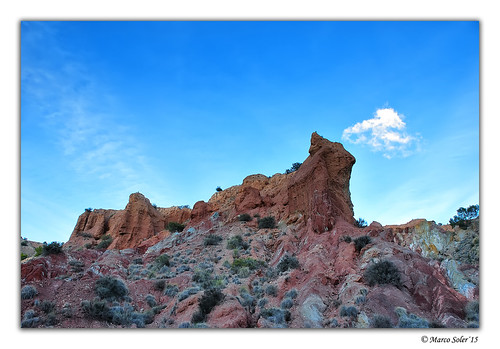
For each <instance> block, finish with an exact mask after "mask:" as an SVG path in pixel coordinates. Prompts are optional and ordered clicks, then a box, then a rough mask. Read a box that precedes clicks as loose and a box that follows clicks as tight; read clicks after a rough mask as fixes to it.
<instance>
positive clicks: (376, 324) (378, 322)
mask: <svg viewBox="0 0 500 349" xmlns="http://www.w3.org/2000/svg"><path fill="white" fill-rule="evenodd" d="M370 327H371V328H392V327H393V326H392V324H391V320H390V319H389V318H388V317H386V316H382V315H375V316H374V317H373V318H372V319H371V320H370Z"/></svg>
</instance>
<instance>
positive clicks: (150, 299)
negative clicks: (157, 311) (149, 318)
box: [145, 294, 158, 308]
mask: <svg viewBox="0 0 500 349" xmlns="http://www.w3.org/2000/svg"><path fill="white" fill-rule="evenodd" d="M145 300H146V303H148V305H149V306H150V307H151V308H154V307H156V306H157V305H158V304H157V303H156V298H155V296H153V295H152V294H148V295H147V296H146V298H145Z"/></svg>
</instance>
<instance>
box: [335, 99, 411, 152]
mask: <svg viewBox="0 0 500 349" xmlns="http://www.w3.org/2000/svg"><path fill="white" fill-rule="evenodd" d="M403 118H404V116H403V115H402V114H398V113H397V112H396V111H395V110H394V109H392V108H382V109H377V111H376V112H375V115H374V117H373V118H372V119H368V120H364V121H362V122H358V123H357V124H355V125H354V126H351V127H348V128H346V129H345V130H344V132H343V133H342V139H343V140H345V141H349V142H351V143H354V144H367V145H369V146H370V147H371V148H372V149H373V150H374V151H381V152H383V156H384V157H386V158H388V159H390V158H392V157H394V156H403V157H406V156H408V155H410V154H411V153H412V152H413V150H414V147H415V146H416V144H417V143H418V137H417V136H416V135H415V136H412V135H409V134H407V133H406V124H405V122H404V121H403Z"/></svg>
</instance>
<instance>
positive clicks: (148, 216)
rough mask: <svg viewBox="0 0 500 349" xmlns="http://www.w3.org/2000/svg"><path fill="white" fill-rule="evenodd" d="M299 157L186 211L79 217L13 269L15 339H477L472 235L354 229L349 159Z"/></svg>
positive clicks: (141, 201) (131, 207)
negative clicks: (407, 335) (105, 331)
mask: <svg viewBox="0 0 500 349" xmlns="http://www.w3.org/2000/svg"><path fill="white" fill-rule="evenodd" d="M309 154H310V155H309V157H308V158H307V159H306V160H305V161H304V163H303V164H302V166H301V167H300V168H299V169H298V170H297V171H295V172H292V173H289V174H276V175H274V176H272V177H270V178H269V177H267V176H264V175H252V176H249V177H247V178H245V179H244V180H243V183H242V184H241V185H238V186H234V187H231V188H227V189H225V190H223V191H221V192H217V193H216V194H214V195H213V196H212V198H210V200H209V201H208V202H203V201H199V202H197V203H196V204H195V205H194V207H193V209H192V210H191V209H189V208H177V207H173V208H157V207H153V206H152V205H151V203H150V202H149V200H148V199H147V198H145V197H144V196H143V195H142V194H140V193H134V194H132V195H130V199H129V203H128V204H127V205H126V207H125V209H123V210H88V211H86V212H84V213H83V214H82V215H81V216H80V217H79V218H78V221H77V224H76V226H75V229H74V231H73V233H72V235H71V237H70V239H69V241H68V242H67V243H66V244H65V245H64V248H63V252H62V253H59V254H49V255H46V256H39V257H30V258H27V259H25V260H24V261H23V262H22V265H21V287H22V290H21V296H22V297H21V298H22V299H21V321H22V327H84V328H96V327H155V328H156V327H160V328H179V327H213V328H228V327H231V328H232V327H263V328H265V327H273V328H275V327H278V328H285V327H289V328H306V327H313V328H319V327H323V328H343V327H357V328H363V327H380V326H385V327H439V326H445V327H467V326H478V321H479V318H478V306H477V305H478V303H477V301H478V297H479V260H478V255H479V254H478V246H479V227H478V224H477V223H474V224H473V225H472V226H471V227H470V228H469V229H468V230H462V229H459V228H458V227H456V228H455V229H452V228H451V227H449V226H440V225H436V224H435V223H434V222H429V221H426V220H423V219H420V220H413V221H411V222H409V223H407V224H405V225H400V226H385V227H383V226H381V225H380V224H378V223H376V222H373V223H372V224H371V225H370V226H368V227H364V228H359V227H356V226H355V225H354V218H353V215H354V214H353V205H352V202H351V199H350V192H349V181H350V175H351V169H352V166H353V165H354V163H355V159H354V157H353V156H352V155H351V154H349V153H348V152H347V151H346V150H345V149H344V148H343V146H342V145H341V144H340V143H332V142H330V141H328V140H326V139H324V138H322V137H321V136H319V135H318V134H316V133H313V135H312V137H311V146H310V149H309ZM267 217H273V218H274V222H273V220H272V219H271V218H267ZM169 223H182V224H183V225H184V227H179V225H172V224H170V225H169ZM169 227H170V230H172V231H170V230H169ZM182 228H183V229H182ZM181 229H182V231H176V230H181ZM103 241H104V242H105V243H103Z"/></svg>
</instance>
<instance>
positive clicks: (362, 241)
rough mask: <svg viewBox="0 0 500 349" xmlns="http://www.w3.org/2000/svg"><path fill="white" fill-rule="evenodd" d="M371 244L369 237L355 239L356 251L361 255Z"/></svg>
mask: <svg viewBox="0 0 500 349" xmlns="http://www.w3.org/2000/svg"><path fill="white" fill-rule="evenodd" d="M371 242H372V239H371V238H370V237H369V236H367V235H365V236H360V237H359V238H356V239H354V249H355V250H356V252H358V253H359V252H360V251H361V250H362V249H363V247H365V246H366V245H368V244H369V243H371Z"/></svg>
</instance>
